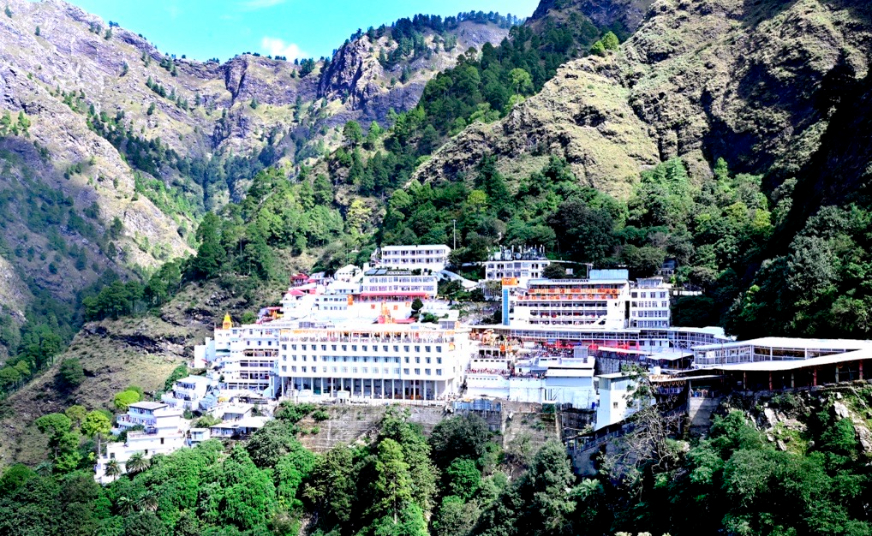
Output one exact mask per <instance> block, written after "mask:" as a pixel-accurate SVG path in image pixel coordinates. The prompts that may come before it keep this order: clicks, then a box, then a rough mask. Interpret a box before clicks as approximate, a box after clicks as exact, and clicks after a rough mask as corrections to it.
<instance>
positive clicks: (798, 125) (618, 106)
mask: <svg viewBox="0 0 872 536" xmlns="http://www.w3.org/2000/svg"><path fill="white" fill-rule="evenodd" d="M579 4H580V7H581V8H582V9H588V10H593V11H594V12H595V13H594V12H591V13H587V12H586V13H585V14H586V15H588V16H594V15H596V13H599V15H596V16H605V15H603V13H606V14H607V13H610V12H611V11H610V9H611V8H613V7H614V5H613V4H612V3H610V2H587V1H584V2H580V3H579ZM869 10H870V8H869V6H867V5H866V4H865V3H862V2H849V1H822V0H806V1H802V2H793V1H786V0H784V1H768V2H756V3H748V2H743V1H741V0H705V1H698V2H691V1H687V0H658V1H657V2H655V3H654V4H653V5H652V6H651V8H650V9H649V10H648V11H647V14H646V16H645V19H644V21H643V22H642V23H641V25H640V26H639V28H638V30H637V31H636V32H635V33H634V34H633V35H632V37H630V38H629V39H628V40H627V41H626V42H625V43H623V44H622V45H621V47H620V50H619V51H617V52H616V53H610V54H609V55H608V56H607V57H604V58H601V57H595V56H594V57H587V58H584V59H580V60H575V61H572V62H569V63H567V64H566V65H564V66H563V67H562V68H561V69H560V70H559V72H558V75H557V76H556V77H555V78H554V79H553V80H552V81H551V82H549V83H548V84H547V85H546V86H545V88H544V89H543V91H542V92H541V93H540V94H538V95H536V96H534V97H532V98H530V99H528V100H527V101H526V102H524V103H523V104H521V105H519V106H518V107H517V108H516V109H515V110H514V111H512V112H511V113H510V114H509V115H508V117H506V118H504V119H503V120H501V121H500V122H498V123H495V124H492V125H475V126H472V127H470V128H469V129H468V130H466V131H464V132H462V133H461V134H459V135H458V136H457V137H456V138H455V140H453V141H452V142H450V143H448V144H447V145H446V146H445V147H443V148H442V150H440V151H439V152H438V153H437V154H436V155H435V156H434V158H433V159H432V160H431V161H429V162H428V163H427V164H426V165H424V166H422V167H421V168H420V169H419V172H418V178H419V179H425V180H426V179H430V178H434V177H438V176H451V175H453V174H456V173H457V172H459V171H464V170H467V169H469V167H470V165H471V164H472V163H474V162H475V161H477V157H479V156H480V155H482V154H486V153H494V154H496V155H498V156H499V159H500V161H499V165H500V167H501V168H502V169H503V170H504V171H506V172H507V173H509V174H510V175H513V174H514V175H521V174H523V173H526V172H528V171H529V168H530V166H529V164H528V162H529V161H530V159H532V158H535V157H536V155H537V154H548V153H550V154H557V155H559V156H563V157H566V159H567V160H568V161H570V162H571V163H572V166H573V169H574V171H575V172H576V174H577V175H578V176H579V177H581V178H582V179H583V180H584V181H585V182H587V183H589V184H591V185H594V186H595V187H597V188H600V189H602V190H603V191H606V192H609V193H612V194H614V195H618V196H622V197H625V196H626V195H628V194H629V192H630V186H631V185H632V184H633V183H634V182H635V181H636V180H638V172H639V171H640V170H642V169H645V168H647V167H649V166H651V165H653V164H654V163H656V162H657V161H660V160H665V159H668V158H671V157H674V156H681V157H682V158H684V159H685V160H686V162H687V163H688V164H689V166H690V168H691V172H692V173H693V174H694V175H695V176H696V177H701V176H703V175H706V174H708V173H709V168H708V161H711V160H713V159H716V158H718V157H724V158H726V159H727V161H728V162H729V164H730V165H731V168H732V169H735V170H737V171H743V172H754V173H760V172H764V171H767V170H769V169H771V168H773V167H774V168H775V169H778V170H781V171H782V174H784V173H790V172H791V171H793V172H795V171H796V170H798V169H799V168H800V167H801V166H802V165H804V164H805V163H806V162H807V161H808V159H809V158H810V156H811V154H812V153H813V152H814V150H815V149H816V148H817V147H818V145H819V138H820V135H821V133H822V132H823V131H824V129H825V127H826V124H827V114H826V110H823V111H821V110H820V109H819V108H818V107H817V106H816V96H817V94H818V89H819V88H820V86H821V83H822V80H823V79H824V77H825V76H826V75H827V73H829V72H830V71H831V70H832V69H833V68H834V67H836V66H837V65H838V64H840V63H847V64H849V65H850V66H851V67H852V68H853V71H854V72H855V73H856V75H857V76H858V77H859V76H863V75H865V73H866V71H867V68H868V66H867V61H868V55H869V52H870V50H872V31H870V30H872V24H870V14H869ZM612 17H614V15H612ZM627 20H631V18H628V19H627Z"/></svg>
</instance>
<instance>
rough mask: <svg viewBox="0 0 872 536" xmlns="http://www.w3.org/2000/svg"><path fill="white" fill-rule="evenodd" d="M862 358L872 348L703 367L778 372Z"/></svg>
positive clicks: (867, 357)
mask: <svg viewBox="0 0 872 536" xmlns="http://www.w3.org/2000/svg"><path fill="white" fill-rule="evenodd" d="M864 359H872V348H866V349H863V350H857V351H854V352H845V353H842V354H833V355H825V356H820V357H810V358H808V359H794V360H787V361H756V362H753V363H731V364H728V365H711V366H707V367H705V369H707V370H708V369H714V370H722V371H724V372H729V371H736V372H779V371H788V370H796V369H801V368H806V367H817V366H822V365H833V364H837V363H847V362H849V361H860V360H864Z"/></svg>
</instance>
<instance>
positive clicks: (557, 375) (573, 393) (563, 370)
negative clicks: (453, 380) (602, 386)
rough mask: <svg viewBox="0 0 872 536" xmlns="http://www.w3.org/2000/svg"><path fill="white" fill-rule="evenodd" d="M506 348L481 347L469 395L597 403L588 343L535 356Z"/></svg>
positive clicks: (581, 404) (577, 404)
mask: <svg viewBox="0 0 872 536" xmlns="http://www.w3.org/2000/svg"><path fill="white" fill-rule="evenodd" d="M503 349H504V347H503V348H500V349H497V348H496V347H488V346H482V347H480V348H479V355H478V356H476V357H474V358H473V359H472V362H471V363H470V365H469V371H468V373H467V376H466V386H467V391H466V396H469V397H474V398H475V397H495V398H504V399H507V400H513V401H518V402H532V403H538V404H543V403H556V404H571V405H572V406H573V407H575V408H579V409H584V408H586V409H590V408H592V407H593V406H594V403H595V402H596V400H597V396H596V390H595V389H594V382H593V377H594V364H595V360H594V358H593V357H590V356H589V355H588V352H587V348H586V347H578V348H577V349H576V350H575V351H574V352H572V351H570V352H569V353H567V352H563V354H565V355H562V354H558V353H555V352H550V351H548V350H546V349H540V350H539V351H538V352H537V355H534V356H530V355H526V354H517V355H515V354H511V353H506V352H504V351H502V350H503Z"/></svg>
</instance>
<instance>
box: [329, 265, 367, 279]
mask: <svg viewBox="0 0 872 536" xmlns="http://www.w3.org/2000/svg"><path fill="white" fill-rule="evenodd" d="M362 273H363V271H362V270H361V269H360V268H358V267H357V266H354V265H353V264H349V265H346V266H343V267H342V268H340V269H338V270H336V273H335V274H333V279H335V280H336V281H341V282H343V283H351V282H352V281H354V280H355V279H358V278H359V277H360V275H361V274H362Z"/></svg>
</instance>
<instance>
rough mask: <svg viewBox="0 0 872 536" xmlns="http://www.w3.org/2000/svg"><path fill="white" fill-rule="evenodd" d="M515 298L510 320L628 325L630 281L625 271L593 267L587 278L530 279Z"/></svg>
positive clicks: (562, 323) (553, 324) (608, 327)
mask: <svg viewBox="0 0 872 536" xmlns="http://www.w3.org/2000/svg"><path fill="white" fill-rule="evenodd" d="M528 287H529V288H528V289H527V292H526V293H522V294H519V295H517V296H516V297H515V303H514V311H513V314H512V315H511V316H510V318H511V320H512V321H514V322H517V323H523V324H531V325H551V326H596V327H599V328H603V329H621V328H626V327H628V326H627V324H628V321H627V320H628V316H629V306H630V282H629V281H628V280H627V271H626V270H591V274H590V278H588V279H531V280H530V282H529V283H528Z"/></svg>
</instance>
